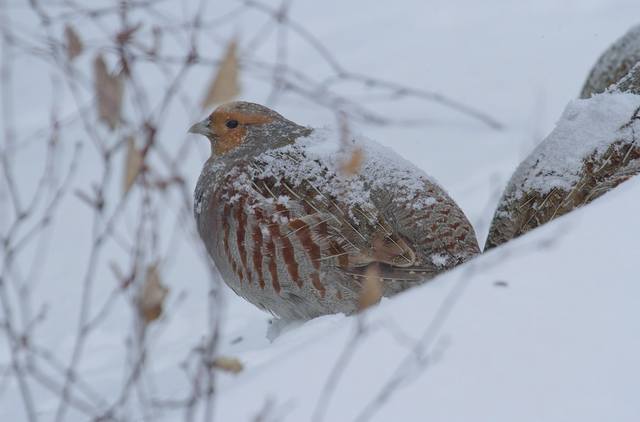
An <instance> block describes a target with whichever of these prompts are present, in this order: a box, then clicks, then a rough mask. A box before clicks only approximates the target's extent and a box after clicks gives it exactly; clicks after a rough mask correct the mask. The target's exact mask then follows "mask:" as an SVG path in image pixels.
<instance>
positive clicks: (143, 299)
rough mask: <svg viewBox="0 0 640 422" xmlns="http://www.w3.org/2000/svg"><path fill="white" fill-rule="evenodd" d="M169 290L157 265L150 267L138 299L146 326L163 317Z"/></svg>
mask: <svg viewBox="0 0 640 422" xmlns="http://www.w3.org/2000/svg"><path fill="white" fill-rule="evenodd" d="M168 293H169V289H168V288H167V287H166V286H164V285H163V284H162V280H160V273H159V271H158V266H157V265H155V264H154V265H150V266H149V267H148V268H147V274H146V277H145V280H144V284H143V285H142V291H141V292H140V296H139V298H138V312H139V313H140V316H141V317H142V319H143V321H144V322H145V324H149V323H150V322H151V321H155V320H156V319H158V318H159V317H160V315H162V305H163V303H164V299H165V298H166V297H167V294H168Z"/></svg>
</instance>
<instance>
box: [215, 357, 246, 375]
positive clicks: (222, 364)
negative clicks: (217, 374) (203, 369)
mask: <svg viewBox="0 0 640 422" xmlns="http://www.w3.org/2000/svg"><path fill="white" fill-rule="evenodd" d="M211 367H212V368H217V369H221V370H223V371H226V372H231V373H233V374H237V373H239V372H241V371H242V370H243V369H244V365H243V364H242V362H240V360H238V358H234V357H230V356H218V357H217V358H215V359H214V360H213V362H212V363H211Z"/></svg>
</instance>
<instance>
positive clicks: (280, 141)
mask: <svg viewBox="0 0 640 422" xmlns="http://www.w3.org/2000/svg"><path fill="white" fill-rule="evenodd" d="M189 132H190V133H197V134H200V135H204V136H206V137H207V138H208V139H209V141H210V142H211V153H212V154H213V155H216V156H220V155H225V154H228V153H230V152H232V151H235V150H239V149H243V150H247V151H251V150H253V151H265V150H268V149H271V148H278V147H281V146H284V145H287V144H290V143H293V142H294V141H295V140H296V138H298V137H300V136H306V135H308V134H309V133H311V129H309V128H306V127H303V126H300V125H297V124H295V123H294V122H292V121H290V120H287V119H285V118H284V117H282V116H281V115H280V114H278V113H276V112H275V111H273V110H271V109H270V108H268V107H265V106H263V105H260V104H256V103H249V102H245V101H234V102H230V103H226V104H222V105H221V106H219V107H218V108H216V109H215V110H214V111H213V113H211V114H210V115H209V117H207V118H206V119H204V120H202V121H201V122H198V123H196V124H194V125H193V126H191V128H190V129H189Z"/></svg>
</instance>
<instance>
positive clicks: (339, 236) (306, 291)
mask: <svg viewBox="0 0 640 422" xmlns="http://www.w3.org/2000/svg"><path fill="white" fill-rule="evenodd" d="M190 132H193V133H198V134H202V135H204V136H206V137H207V138H208V139H209V140H210V143H211V157H210V158H209V159H208V160H207V162H206V163H205V164H204V168H203V170H202V173H201V175H200V178H199V180H198V183H197V186H196V189H195V199H194V214H195V219H196V222H197V227H198V231H199V233H200V236H201V237H202V239H203V241H204V243H205V245H206V247H207V250H208V252H209V254H210V255H211V257H212V258H213V260H214V262H215V264H216V266H217V267H218V269H219V271H220V273H221V275H222V277H223V279H224V281H225V282H226V284H227V285H228V286H229V287H230V288H231V289H233V290H234V291H235V292H236V293H237V294H238V295H240V296H242V297H244V298H245V299H246V300H248V301H249V302H251V303H253V304H254V305H256V306H258V307H259V308H261V309H263V310H266V311H268V312H271V313H272V314H274V315H276V316H278V317H281V318H284V319H309V318H313V317H316V316H319V315H323V314H329V313H339V312H343V313H346V314H350V313H353V312H355V311H356V310H357V302H358V294H359V291H360V289H361V285H362V281H363V279H364V278H365V277H366V276H367V274H371V271H372V270H373V271H374V272H375V275H376V277H377V278H378V279H379V282H380V283H381V286H382V294H383V295H385V296H389V295H392V294H394V293H397V292H400V291H402V290H404V289H406V288H408V287H410V286H412V285H415V284H417V283H420V282H422V281H424V280H428V279H429V278H432V277H433V276H434V275H436V274H438V273H440V272H442V271H444V270H447V269H449V268H452V267H454V266H456V265H458V264H460V263H462V262H464V261H466V260H468V259H469V258H471V257H473V256H474V255H476V254H478V253H479V248H478V244H477V240H476V237H475V233H474V230H473V227H472V226H471V224H470V223H469V221H468V220H467V218H466V217H465V215H464V213H463V212H462V211H461V210H460V209H459V208H458V207H457V206H456V204H455V203H454V201H453V200H452V199H451V198H450V197H449V196H448V195H447V194H446V193H445V191H444V190H443V189H442V188H440V187H439V186H438V185H437V184H436V183H435V182H434V181H433V180H431V179H430V178H429V177H427V176H426V175H425V174H424V173H422V172H421V171H420V170H418V169H417V168H415V167H414V166H412V165H411V164H409V163H407V162H405V161H404V160H402V159H401V158H399V157H398V156H397V155H396V154H394V153H393V152H392V151H391V150H389V149H387V148H384V147H381V146H379V145H377V144H375V143H373V142H371V141H365V140H363V139H354V138H349V142H348V145H342V148H341V151H336V150H335V149H334V147H335V146H336V145H340V144H341V143H340V142H336V139H338V138H339V136H337V135H336V136H333V134H332V132H331V131H328V130H321V129H312V128H308V127H304V126H300V125H298V124H296V123H294V122H292V121H290V120H287V119H285V118H284V117H282V116H281V115H280V114H278V113H276V112H275V111H273V110H271V109H269V108H267V107H264V106H262V105H259V104H255V103H248V102H232V103H228V104H224V105H221V106H219V107H218V108H217V109H216V110H215V111H214V112H213V113H212V114H211V115H210V116H209V117H207V118H206V119H205V120H203V121H202V122H199V123H196V124H195V125H193V126H192V127H191V129H190ZM345 156H351V157H352V158H355V161H356V162H357V163H356V164H357V165H356V167H357V169H351V170H356V171H344V168H343V167H344V166H343V164H344V162H345V159H344V157H345ZM352 164H353V163H352ZM368 271H369V273H368Z"/></svg>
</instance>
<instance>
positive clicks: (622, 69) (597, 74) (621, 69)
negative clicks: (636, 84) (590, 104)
mask: <svg viewBox="0 0 640 422" xmlns="http://www.w3.org/2000/svg"><path fill="white" fill-rule="evenodd" d="M638 62H640V25H634V26H632V27H631V28H630V29H629V30H628V31H627V32H626V33H625V34H624V35H623V36H622V37H620V38H619V39H618V40H616V41H615V42H614V43H613V44H612V45H611V46H610V47H609V48H608V49H607V50H605V51H604V52H603V53H602V55H601V56H600V57H599V58H598V60H597V61H596V63H595V64H594V65H593V67H592V68H591V71H590V72H589V76H588V77H587V80H586V81H585V83H584V85H583V87H582V90H581V92H580V98H589V97H591V96H592V95H594V94H599V93H602V92H604V91H605V90H606V89H607V88H609V87H610V86H611V85H613V84H616V83H617V82H618V81H620V79H622V78H623V77H624V76H625V75H626V74H627V73H628V72H629V70H630V69H631V68H632V67H633V66H634V65H635V64H636V63H638Z"/></svg>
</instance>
